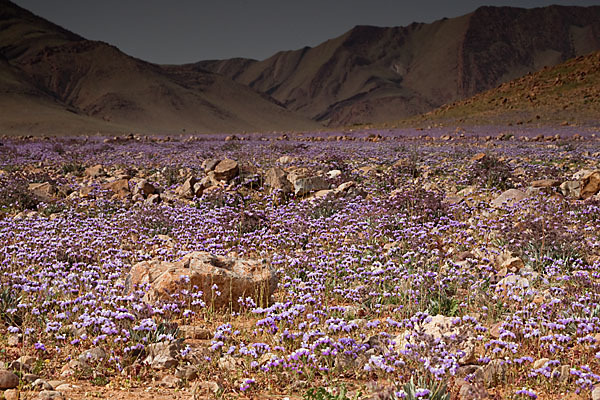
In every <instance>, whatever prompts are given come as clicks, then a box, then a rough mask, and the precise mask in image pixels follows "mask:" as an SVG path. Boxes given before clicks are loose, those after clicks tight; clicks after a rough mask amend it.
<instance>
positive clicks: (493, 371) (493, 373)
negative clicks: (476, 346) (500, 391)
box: [481, 360, 506, 386]
mask: <svg viewBox="0 0 600 400" xmlns="http://www.w3.org/2000/svg"><path fill="white" fill-rule="evenodd" d="M481 372H482V378H483V382H484V383H485V384H486V385H487V386H494V385H495V384H497V383H500V382H502V380H503V379H504V376H505V375H506V367H505V366H504V363H503V362H502V361H501V360H492V361H490V362H489V363H488V364H487V365H484V366H483V367H481Z"/></svg>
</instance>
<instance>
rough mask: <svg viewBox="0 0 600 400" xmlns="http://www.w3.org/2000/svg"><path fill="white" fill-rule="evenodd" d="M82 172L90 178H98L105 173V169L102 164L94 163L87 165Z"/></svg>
mask: <svg viewBox="0 0 600 400" xmlns="http://www.w3.org/2000/svg"><path fill="white" fill-rule="evenodd" d="M84 174H85V176H89V177H90V178H99V177H101V176H104V175H105V171H104V167H103V166H102V164H96V165H93V166H91V167H87V168H86V169H85V171H84Z"/></svg>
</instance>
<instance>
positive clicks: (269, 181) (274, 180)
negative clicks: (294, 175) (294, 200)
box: [265, 168, 293, 194]
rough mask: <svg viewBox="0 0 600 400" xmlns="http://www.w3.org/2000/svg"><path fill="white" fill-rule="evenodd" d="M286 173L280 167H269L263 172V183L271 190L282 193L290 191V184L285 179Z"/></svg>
mask: <svg viewBox="0 0 600 400" xmlns="http://www.w3.org/2000/svg"><path fill="white" fill-rule="evenodd" d="M286 176H287V174H286V173H285V171H284V170H282V169H281V168H269V169H268V170H267V172H266V173H265V185H266V186H267V187H268V188H269V189H270V190H271V192H273V191H277V190H279V191H281V192H282V193H283V194H289V193H292V190H293V189H292V184H291V183H290V181H288V179H287V177H286Z"/></svg>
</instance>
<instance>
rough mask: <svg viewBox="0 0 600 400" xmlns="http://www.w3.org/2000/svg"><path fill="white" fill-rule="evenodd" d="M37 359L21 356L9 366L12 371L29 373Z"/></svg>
mask: <svg viewBox="0 0 600 400" xmlns="http://www.w3.org/2000/svg"><path fill="white" fill-rule="evenodd" d="M36 361H37V359H36V358H35V357H32V356H21V357H19V358H17V359H16V360H15V361H13V362H12V363H11V364H10V369H12V370H13V371H27V372H29V371H31V370H32V369H33V366H34V365H35V363H36Z"/></svg>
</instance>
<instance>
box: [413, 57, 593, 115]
mask: <svg viewBox="0 0 600 400" xmlns="http://www.w3.org/2000/svg"><path fill="white" fill-rule="evenodd" d="M598 115H600V52H593V53H591V54H588V55H586V56H580V57H577V58H573V59H571V60H568V61H567V62H565V63H562V64H559V65H557V66H555V67H550V68H544V69H543V70H542V71H539V72H535V73H532V74H527V75H526V76H524V77H522V78H519V79H515V80H513V81H510V82H507V83H504V84H502V85H500V86H498V87H497V88H494V89H492V90H489V91H486V92H484V93H481V94H477V95H475V96H473V97H472V98H469V99H466V100H463V101H459V102H455V103H452V104H448V105H446V106H443V107H440V108H439V109H436V110H434V111H432V112H430V113H427V114H424V115H421V116H419V117H417V118H414V119H412V120H409V121H404V123H407V122H410V123H416V124H417V125H423V124H428V123H429V124H430V123H432V122H443V123H446V124H463V125H464V124H470V125H482V124H489V125H507V124H511V125H513V124H514V125H523V124H527V125H531V124H542V125H569V124H575V125H576V124H580V125H596V124H598Z"/></svg>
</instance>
